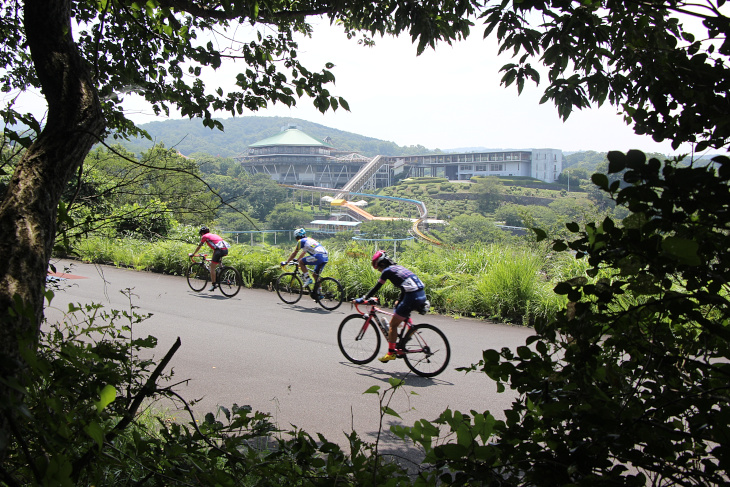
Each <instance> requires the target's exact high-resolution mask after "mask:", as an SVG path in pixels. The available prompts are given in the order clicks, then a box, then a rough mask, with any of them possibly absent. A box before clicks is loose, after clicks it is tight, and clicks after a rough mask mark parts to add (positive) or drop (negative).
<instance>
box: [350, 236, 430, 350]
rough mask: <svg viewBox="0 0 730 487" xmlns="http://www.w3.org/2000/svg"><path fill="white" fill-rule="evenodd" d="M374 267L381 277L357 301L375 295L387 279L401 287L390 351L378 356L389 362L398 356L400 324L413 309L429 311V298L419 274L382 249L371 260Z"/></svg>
mask: <svg viewBox="0 0 730 487" xmlns="http://www.w3.org/2000/svg"><path fill="white" fill-rule="evenodd" d="M371 263H372V266H373V269H375V270H378V271H380V272H381V274H380V279H378V282H377V283H376V284H375V286H374V287H373V288H372V289H371V290H370V291H368V293H367V294H366V295H365V296H364V297H362V298H358V299H356V300H355V302H356V303H363V302H365V301H367V299H368V298H370V297H371V296H373V295H374V294H375V293H376V292H378V290H379V289H380V287H381V286H382V285H383V284H385V281H390V282H391V283H392V284H393V285H394V286H395V287H397V288H399V289H400V297H399V298H398V301H396V306H395V309H394V310H393V311H394V314H393V317H392V318H391V319H390V329H389V330H388V353H386V354H385V355H383V356H382V357H380V358H378V360H380V361H381V362H389V361H391V360H395V359H396V358H398V350H397V349H396V341H397V340H398V325H400V324H401V323H402V322H404V321H405V320H407V319H408V317H409V316H411V311H418V312H420V313H426V312H427V311H428V307H429V305H428V300H427V299H426V291H425V290H424V286H423V283H422V282H421V280H420V279H419V278H418V276H417V275H416V274H415V273H413V271H410V270H408V269H406V268H405V267H403V266H402V265H398V264H396V263H395V262H394V261H393V260H392V259H391V258H390V257H388V255H387V254H386V253H385V252H383V251H382V250H378V251H377V252H375V255H373V258H372V260H371Z"/></svg>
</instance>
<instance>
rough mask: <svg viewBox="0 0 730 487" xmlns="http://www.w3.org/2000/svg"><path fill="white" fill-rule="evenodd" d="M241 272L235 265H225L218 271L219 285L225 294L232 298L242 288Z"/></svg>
mask: <svg viewBox="0 0 730 487" xmlns="http://www.w3.org/2000/svg"><path fill="white" fill-rule="evenodd" d="M241 281H242V280H241V274H240V273H239V272H238V271H237V270H236V269H234V268H233V267H227V266H225V267H223V268H222V269H221V271H220V272H219V273H218V287H219V288H220V290H221V292H222V293H223V295H224V296H226V297H229V298H232V297H233V296H235V295H236V294H238V291H240V290H241Z"/></svg>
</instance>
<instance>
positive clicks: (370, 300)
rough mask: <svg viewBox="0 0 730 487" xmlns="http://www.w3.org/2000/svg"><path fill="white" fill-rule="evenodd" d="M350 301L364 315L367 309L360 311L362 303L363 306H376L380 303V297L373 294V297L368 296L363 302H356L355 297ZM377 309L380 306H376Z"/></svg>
mask: <svg viewBox="0 0 730 487" xmlns="http://www.w3.org/2000/svg"><path fill="white" fill-rule="evenodd" d="M350 303H351V304H352V305H353V306H355V309H356V310H357V312H358V313H360V314H361V315H364V314H367V313H366V312H365V311H360V306H361V305H362V306H376V305H377V304H378V298H377V297H374V296H373V297H372V298H368V299H367V301H365V302H363V303H356V302H355V300H354V299H353V300H352V301H350ZM376 309H378V308H376ZM378 311H380V309H378Z"/></svg>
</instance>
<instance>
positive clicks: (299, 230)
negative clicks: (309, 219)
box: [294, 228, 307, 238]
mask: <svg viewBox="0 0 730 487" xmlns="http://www.w3.org/2000/svg"><path fill="white" fill-rule="evenodd" d="M306 236H307V232H306V231H305V230H304V229H303V228H297V229H296V230H294V238H304V237H306Z"/></svg>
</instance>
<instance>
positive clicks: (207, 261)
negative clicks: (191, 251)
mask: <svg viewBox="0 0 730 487" xmlns="http://www.w3.org/2000/svg"><path fill="white" fill-rule="evenodd" d="M195 257H200V259H201V260H200V263H201V264H203V265H204V266H205V268H206V269H208V270H210V263H211V262H212V261H211V260H210V259H209V258H208V254H195V255H191V256H190V261H191V262H197V261H196V260H195ZM222 267H223V261H222V260H221V262H220V263H219V264H218V265H217V266H216V267H215V275H216V277H219V276H220V273H221V268H222Z"/></svg>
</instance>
